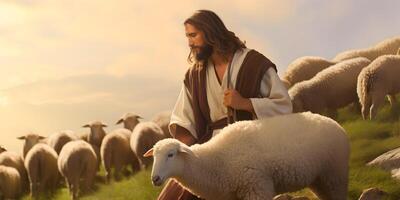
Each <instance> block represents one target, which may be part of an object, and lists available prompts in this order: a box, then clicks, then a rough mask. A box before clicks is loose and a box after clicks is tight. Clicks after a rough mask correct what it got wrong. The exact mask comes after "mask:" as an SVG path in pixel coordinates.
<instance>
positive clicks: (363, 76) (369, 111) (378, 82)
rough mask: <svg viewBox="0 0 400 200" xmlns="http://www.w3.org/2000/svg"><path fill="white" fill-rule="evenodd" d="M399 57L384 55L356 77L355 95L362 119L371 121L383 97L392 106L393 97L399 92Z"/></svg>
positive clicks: (381, 103) (383, 101)
mask: <svg viewBox="0 0 400 200" xmlns="http://www.w3.org/2000/svg"><path fill="white" fill-rule="evenodd" d="M399 75H400V55H385V56H381V57H379V58H377V59H375V60H374V61H373V62H372V63H371V64H370V65H369V66H368V67H366V68H364V69H363V70H362V71H361V73H360V75H359V76H358V83H357V94H358V97H359V100H360V104H361V107H362V108H361V113H362V116H363V118H364V119H367V118H368V116H369V119H373V118H374V117H375V116H376V114H377V112H378V108H379V107H381V106H382V105H383V104H384V103H385V96H386V95H389V97H390V98H389V100H390V102H391V104H392V105H393V103H394V101H395V99H394V95H396V94H397V93H399V92H400V78H399Z"/></svg>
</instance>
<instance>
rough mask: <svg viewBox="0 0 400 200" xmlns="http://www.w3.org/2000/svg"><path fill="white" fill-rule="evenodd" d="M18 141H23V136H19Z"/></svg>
mask: <svg viewBox="0 0 400 200" xmlns="http://www.w3.org/2000/svg"><path fill="white" fill-rule="evenodd" d="M17 139H18V140H25V135H24V136H19V137H17Z"/></svg>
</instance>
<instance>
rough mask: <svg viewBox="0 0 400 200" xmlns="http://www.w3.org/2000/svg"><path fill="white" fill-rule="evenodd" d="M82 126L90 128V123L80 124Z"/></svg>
mask: <svg viewBox="0 0 400 200" xmlns="http://www.w3.org/2000/svg"><path fill="white" fill-rule="evenodd" d="M82 128H90V124H85V125H83V126H82Z"/></svg>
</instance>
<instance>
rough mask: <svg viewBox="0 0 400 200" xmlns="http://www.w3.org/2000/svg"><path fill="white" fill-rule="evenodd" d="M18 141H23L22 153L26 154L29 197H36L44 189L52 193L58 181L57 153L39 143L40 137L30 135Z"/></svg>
mask: <svg viewBox="0 0 400 200" xmlns="http://www.w3.org/2000/svg"><path fill="white" fill-rule="evenodd" d="M18 139H25V143H24V152H25V151H26V152H27V153H26V156H25V161H24V165H25V168H26V170H27V172H28V177H29V181H30V191H31V196H35V197H37V195H38V194H39V192H43V191H44V189H50V191H54V189H55V187H56V186H57V183H58V180H59V173H58V168H57V158H58V156H57V152H56V151H55V150H54V149H53V148H51V147H50V146H49V145H48V144H45V143H40V139H43V137H42V136H38V135H36V134H32V133H31V134H28V135H26V136H21V137H18Z"/></svg>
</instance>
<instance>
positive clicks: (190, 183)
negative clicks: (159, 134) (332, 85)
mask: <svg viewBox="0 0 400 200" xmlns="http://www.w3.org/2000/svg"><path fill="white" fill-rule="evenodd" d="M288 124H289V125H290V126H288ZM153 149H154V150H153ZM153 149H152V150H150V151H148V152H146V154H145V156H150V155H153V154H154V164H153V169H152V182H153V184H154V185H156V186H160V185H162V184H163V183H164V182H165V181H166V180H167V179H168V178H174V179H175V180H177V181H178V182H180V183H181V184H182V185H183V186H184V187H185V188H187V189H189V190H190V191H191V192H192V193H194V194H196V195H198V196H200V197H201V198H205V199H208V200H213V199H219V200H223V199H244V200H257V199H263V200H265V199H267V200H271V199H272V198H273V197H274V196H275V195H276V194H282V193H286V192H293V191H297V190H300V189H303V188H305V187H308V186H309V187H310V188H311V189H312V191H313V192H314V193H316V195H318V197H319V198H320V199H323V200H324V199H329V200H345V199H346V195H347V186H348V168H349V153H350V146H349V141H348V139H347V136H346V133H345V130H344V129H343V128H342V127H341V126H340V125H339V124H338V123H337V122H335V121H334V120H332V119H330V118H327V117H324V116H321V115H318V114H313V113H310V112H305V113H295V114H288V115H281V116H276V117H271V118H266V119H262V120H254V121H240V122H236V123H234V124H232V125H229V126H227V127H225V128H223V129H222V130H221V132H220V133H219V134H218V135H216V136H215V137H214V138H212V139H211V140H209V141H208V142H206V143H204V144H201V145H199V144H197V145H193V146H191V147H188V146H187V145H185V144H184V143H182V142H179V141H178V140H176V139H171V138H168V139H164V140H161V141H159V142H158V143H157V144H156V145H155V146H154V148H153Z"/></svg>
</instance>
